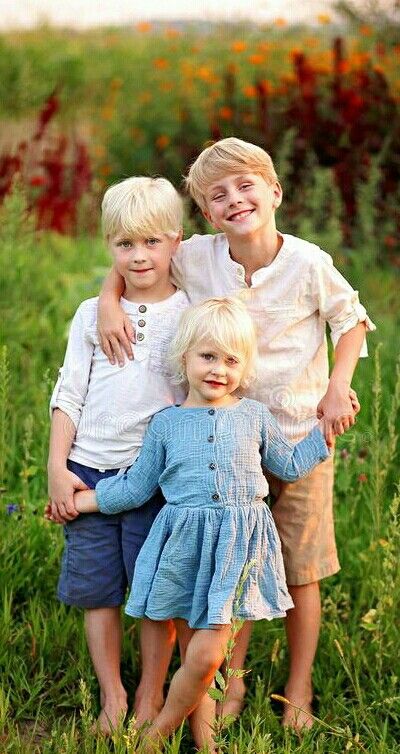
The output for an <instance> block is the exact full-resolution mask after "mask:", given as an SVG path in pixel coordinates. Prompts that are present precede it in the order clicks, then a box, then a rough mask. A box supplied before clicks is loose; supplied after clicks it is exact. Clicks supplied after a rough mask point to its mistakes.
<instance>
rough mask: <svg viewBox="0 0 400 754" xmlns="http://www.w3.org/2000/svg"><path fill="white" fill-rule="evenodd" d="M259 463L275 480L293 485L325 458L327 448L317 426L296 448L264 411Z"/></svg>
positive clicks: (272, 418) (327, 452)
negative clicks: (292, 483) (281, 480)
mask: <svg viewBox="0 0 400 754" xmlns="http://www.w3.org/2000/svg"><path fill="white" fill-rule="evenodd" d="M261 434H262V440H263V444H262V447H261V463H262V465H263V466H264V467H265V468H266V469H267V470H268V471H270V472H271V473H272V474H274V476H276V477H278V479H283V481H284V482H295V481H296V479H299V478H300V477H302V476H306V474H308V473H309V472H310V471H311V469H313V468H314V466H316V465H317V464H318V463H321V461H325V459H326V458H328V457H329V449H328V446H327V444H326V442H325V440H324V437H323V435H322V433H321V431H320V429H319V428H318V427H314V429H313V430H311V432H310V433H309V434H308V435H307V437H305V438H304V440H301V441H300V442H298V443H297V444H296V445H293V444H292V443H291V442H289V440H288V439H287V438H286V437H285V435H284V434H283V432H282V430H281V428H280V426H279V424H278V422H277V421H276V419H275V418H274V417H273V416H272V414H271V413H270V411H268V409H265V412H264V415H263V425H262V433H261Z"/></svg>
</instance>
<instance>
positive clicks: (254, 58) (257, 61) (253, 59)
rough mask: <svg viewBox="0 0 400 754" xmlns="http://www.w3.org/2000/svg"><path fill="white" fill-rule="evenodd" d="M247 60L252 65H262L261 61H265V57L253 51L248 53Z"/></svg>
mask: <svg viewBox="0 0 400 754" xmlns="http://www.w3.org/2000/svg"><path fill="white" fill-rule="evenodd" d="M248 61H249V63H251V64H252V65H262V63H264V62H265V58H264V55H258V54H257V53H255V54H254V55H249V57H248Z"/></svg>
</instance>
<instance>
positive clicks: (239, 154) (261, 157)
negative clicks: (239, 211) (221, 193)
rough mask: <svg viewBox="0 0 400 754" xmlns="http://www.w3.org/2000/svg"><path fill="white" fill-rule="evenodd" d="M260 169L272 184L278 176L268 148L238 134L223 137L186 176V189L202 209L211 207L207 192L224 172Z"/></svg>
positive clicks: (195, 163)
mask: <svg viewBox="0 0 400 754" xmlns="http://www.w3.org/2000/svg"><path fill="white" fill-rule="evenodd" d="M240 173H256V174H257V175H261V176H262V177H263V178H264V180H265V181H266V182H267V183H268V184H270V183H274V182H275V181H277V180H278V176H277V174H276V170H275V168H274V163H273V162H272V159H271V157H270V156H269V154H268V152H266V151H265V150H264V149H261V147H258V146H257V145H256V144H250V143H249V142H247V141H242V139H237V138H236V137H235V136H230V137H229V138H227V139H221V140H220V141H216V142H215V143H214V144H211V145H210V146H209V147H206V148H205V149H203V151H202V152H201V153H200V154H199V156H198V158H197V160H196V161H195V162H194V163H193V165H192V166H191V168H190V169H189V172H188V174H187V176H186V178H185V186H186V190H187V191H188V192H189V193H190V195H191V196H192V198H193V199H194V200H195V202H196V204H198V206H199V207H200V209H201V211H202V212H206V211H207V199H206V192H207V189H208V188H209V186H210V185H211V184H212V183H215V181H218V180H220V179H221V178H223V177H224V176H227V175H231V174H240Z"/></svg>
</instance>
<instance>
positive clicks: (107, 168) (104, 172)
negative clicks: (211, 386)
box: [100, 164, 112, 176]
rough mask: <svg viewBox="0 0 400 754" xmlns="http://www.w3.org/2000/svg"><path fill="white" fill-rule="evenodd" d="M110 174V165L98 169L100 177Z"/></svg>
mask: <svg viewBox="0 0 400 754" xmlns="http://www.w3.org/2000/svg"><path fill="white" fill-rule="evenodd" d="M110 173H112V170H111V165H107V164H105V165H101V167H100V174H101V175H103V176H107V175H110Z"/></svg>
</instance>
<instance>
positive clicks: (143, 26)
mask: <svg viewBox="0 0 400 754" xmlns="http://www.w3.org/2000/svg"><path fill="white" fill-rule="evenodd" d="M136 30H137V31H139V32H140V33H141V34H147V33H148V32H149V31H151V24H149V22H148V21H141V22H140V23H139V24H136Z"/></svg>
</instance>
